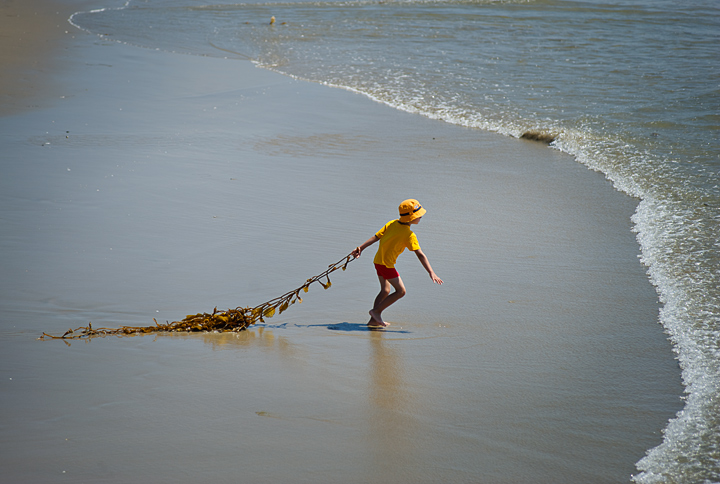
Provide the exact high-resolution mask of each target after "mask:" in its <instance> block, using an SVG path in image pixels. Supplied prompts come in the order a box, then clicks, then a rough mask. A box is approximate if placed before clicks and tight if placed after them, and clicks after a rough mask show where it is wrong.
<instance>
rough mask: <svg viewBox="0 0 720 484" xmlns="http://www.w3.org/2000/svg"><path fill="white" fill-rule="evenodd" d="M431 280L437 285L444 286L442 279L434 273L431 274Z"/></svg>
mask: <svg viewBox="0 0 720 484" xmlns="http://www.w3.org/2000/svg"><path fill="white" fill-rule="evenodd" d="M430 279H432V281H433V282H434V283H435V284H442V283H443V280H442V279H440V278H439V277H438V276H437V274H435V273H434V272H433V273H432V274H430Z"/></svg>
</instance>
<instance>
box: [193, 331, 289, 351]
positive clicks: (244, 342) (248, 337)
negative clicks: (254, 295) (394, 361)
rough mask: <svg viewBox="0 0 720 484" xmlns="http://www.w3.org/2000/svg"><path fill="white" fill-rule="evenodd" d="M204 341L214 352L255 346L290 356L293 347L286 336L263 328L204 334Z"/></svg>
mask: <svg viewBox="0 0 720 484" xmlns="http://www.w3.org/2000/svg"><path fill="white" fill-rule="evenodd" d="M202 338H203V341H204V342H205V343H207V344H209V345H211V346H212V349H213V350H222V349H231V348H236V347H238V346H247V347H250V346H255V347H259V348H266V349H271V348H272V349H277V350H279V351H280V352H281V353H285V354H290V353H291V352H292V345H291V344H290V342H289V341H288V339H287V338H286V337H284V336H275V333H273V330H272V329H266V328H264V327H262V326H256V327H254V328H249V329H247V330H245V331H241V332H239V333H204V334H203V335H202Z"/></svg>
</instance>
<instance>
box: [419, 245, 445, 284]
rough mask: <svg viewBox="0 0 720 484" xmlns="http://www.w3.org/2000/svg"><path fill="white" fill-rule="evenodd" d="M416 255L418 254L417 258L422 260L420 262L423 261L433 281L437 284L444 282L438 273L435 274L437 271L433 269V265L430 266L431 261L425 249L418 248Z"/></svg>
mask: <svg viewBox="0 0 720 484" xmlns="http://www.w3.org/2000/svg"><path fill="white" fill-rule="evenodd" d="M415 255H416V256H417V258H418V259H419V260H420V263H421V264H422V266H423V267H424V268H425V270H426V271H427V273H428V274H430V279H432V281H433V282H434V283H435V284H442V283H443V280H442V279H440V278H439V277H438V276H437V274H435V271H433V270H432V267H431V266H430V261H429V260H428V258H427V256H426V255H425V254H424V253H423V251H422V250H420V249H418V250H416V251H415Z"/></svg>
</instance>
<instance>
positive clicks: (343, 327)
mask: <svg viewBox="0 0 720 484" xmlns="http://www.w3.org/2000/svg"><path fill="white" fill-rule="evenodd" d="M288 326H292V327H295V328H327V329H329V330H331V331H357V332H368V331H379V332H385V333H410V331H407V330H404V329H393V327H392V325H391V326H388V327H387V328H371V327H369V326H368V325H367V324H365V323H347V322H344V323H331V324H290V323H283V324H277V325H275V324H273V325H265V326H264V327H265V328H268V329H270V328H272V329H282V328H286V327H288Z"/></svg>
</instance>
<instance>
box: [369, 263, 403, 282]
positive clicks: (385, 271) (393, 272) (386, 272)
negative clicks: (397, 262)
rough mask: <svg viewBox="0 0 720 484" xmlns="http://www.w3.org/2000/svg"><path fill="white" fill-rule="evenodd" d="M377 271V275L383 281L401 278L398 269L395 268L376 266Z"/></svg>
mask: <svg viewBox="0 0 720 484" xmlns="http://www.w3.org/2000/svg"><path fill="white" fill-rule="evenodd" d="M375 271H376V272H377V275H378V276H380V277H382V278H383V279H395V278H396V277H400V274H398V271H397V269H395V268H394V267H385V266H384V265H382V264H375Z"/></svg>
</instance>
